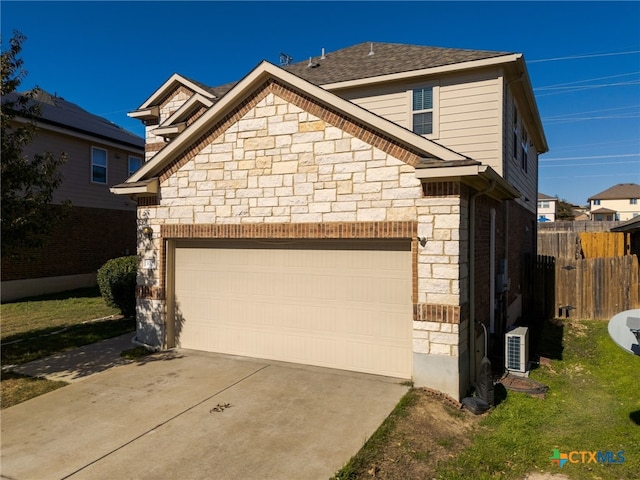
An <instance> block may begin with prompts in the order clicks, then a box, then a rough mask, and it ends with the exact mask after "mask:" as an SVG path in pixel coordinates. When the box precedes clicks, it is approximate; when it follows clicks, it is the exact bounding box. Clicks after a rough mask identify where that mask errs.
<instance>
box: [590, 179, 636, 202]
mask: <svg viewBox="0 0 640 480" xmlns="http://www.w3.org/2000/svg"><path fill="white" fill-rule="evenodd" d="M625 198H640V185H638V184H637V183H619V184H617V185H614V186H613V187H611V188H607V189H606V190H603V191H602V192H600V193H596V194H595V195H592V196H590V197H589V201H591V200H619V199H625Z"/></svg>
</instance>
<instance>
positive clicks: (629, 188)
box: [589, 183, 640, 221]
mask: <svg viewBox="0 0 640 480" xmlns="http://www.w3.org/2000/svg"><path fill="white" fill-rule="evenodd" d="M639 199H640V185H638V184H637V183H619V184H618V185H614V186H613V187H611V188H607V189H606V190H604V191H602V192H600V193H598V194H596V195H593V196H591V197H589V206H590V209H591V220H594V221H615V220H620V221H625V220H630V219H632V218H635V217H637V216H638V215H640V202H639Z"/></svg>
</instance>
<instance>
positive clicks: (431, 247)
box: [112, 43, 548, 398]
mask: <svg viewBox="0 0 640 480" xmlns="http://www.w3.org/2000/svg"><path fill="white" fill-rule="evenodd" d="M130 115H131V116H132V117H135V118H139V119H141V120H143V121H144V122H145V125H146V126H147V127H146V128H147V145H146V148H147V155H148V161H147V162H146V163H145V164H144V165H143V166H142V168H141V169H140V170H139V171H137V172H136V173H135V174H134V175H132V176H131V177H130V178H129V179H128V180H127V181H126V182H125V183H123V184H121V185H117V186H115V187H113V188H112V191H113V192H114V193H117V194H121V195H122V196H123V197H124V198H128V197H129V196H135V197H137V198H138V220H139V226H138V254H139V255H140V270H139V275H138V285H139V286H138V318H137V321H138V325H137V339H138V341H140V342H143V343H147V344H150V345H155V346H162V347H172V346H175V345H178V346H181V347H183V348H191V349H199V350H206V351H213V352H222V353H228V354H237V355H245V356H252V357H261V358H269V359H274V360H282V361H287V362H297V363H303V364H311V365H319V366H324V367H332V368H339V369H347V370H355V371H361V372H367V373H374V374H380V375H389V376H394V377H400V378H407V379H409V378H411V379H413V381H414V382H415V384H416V385H418V386H429V387H431V388H435V389H438V390H440V391H443V392H446V393H447V394H449V395H451V396H453V397H456V398H460V397H462V396H464V395H465V394H466V393H467V392H468V390H469V385H470V383H474V379H475V378H476V373H475V372H476V367H477V365H478V362H479V360H480V359H481V358H482V355H483V353H484V351H483V350H484V347H483V344H484V341H483V337H482V329H481V328H479V327H476V326H475V325H474V322H473V320H478V321H482V322H483V323H484V324H486V325H487V328H488V329H489V330H490V331H491V332H492V333H493V335H492V343H493V344H494V345H495V346H496V348H497V350H499V349H500V347H501V346H502V345H503V344H504V341H503V334H504V331H505V330H506V328H507V325H509V324H511V323H513V322H515V321H516V320H517V319H518V318H520V316H521V315H522V314H523V313H525V312H528V311H531V309H530V302H531V281H532V275H533V272H534V270H533V268H532V267H533V261H534V259H535V255H536V200H535V199H536V198H537V185H538V154H539V153H543V152H545V151H547V149H548V147H547V143H546V139H545V136H544V132H543V129H542V125H541V122H540V117H539V114H538V110H537V107H536V103H535V100H534V95H533V92H532V89H531V84H530V81H529V77H528V75H527V69H526V65H525V62H524V58H523V56H522V55H521V54H517V53H505V52H489V51H477V50H456V49H446V48H432V47H421V46H413V45H399V44H369V43H363V44H359V45H355V46H353V47H349V48H345V49H343V50H338V51H336V52H331V53H326V54H323V55H322V56H321V57H315V58H312V59H310V61H309V62H307V61H305V62H301V63H298V64H292V65H286V66H283V67H282V68H280V67H277V66H275V65H273V64H270V63H268V62H262V63H260V64H259V65H258V66H257V67H255V68H254V69H253V70H252V71H250V72H249V73H248V74H247V75H246V76H245V77H244V78H243V79H242V80H240V81H239V82H238V83H236V84H232V85H225V86H222V87H217V88H209V87H205V86H203V85H202V84H199V83H196V82H194V81H192V80H189V79H187V78H185V77H183V76H181V75H178V74H175V75H173V76H172V77H170V78H169V79H168V80H167V81H166V82H165V83H164V84H163V85H161V86H160V87H159V88H158V89H157V90H156V91H155V92H154V93H153V94H152V95H151V96H150V97H149V98H148V99H147V100H146V101H145V102H144V103H143V104H142V105H141V106H140V108H139V109H138V110H136V111H135V112H132V113H131V114H130ZM507 315H508V317H507ZM471 352H473V354H472V353H471Z"/></svg>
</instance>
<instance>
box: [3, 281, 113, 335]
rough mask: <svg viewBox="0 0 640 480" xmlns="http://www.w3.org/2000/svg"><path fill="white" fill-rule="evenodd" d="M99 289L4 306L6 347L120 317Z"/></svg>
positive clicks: (87, 289)
mask: <svg viewBox="0 0 640 480" xmlns="http://www.w3.org/2000/svg"><path fill="white" fill-rule="evenodd" d="M118 313H119V311H118V309H116V308H112V307H108V306H107V305H106V304H105V303H104V300H103V299H102V297H101V296H100V292H99V291H98V288H97V287H96V288H83V289H80V290H73V291H69V292H62V293H57V294H52V295H43V296H41V297H32V298H26V299H23V300H18V301H14V302H9V303H3V304H2V305H0V319H1V320H0V322H1V323H0V325H1V326H2V331H1V333H0V339H2V343H5V342H10V341H12V340H18V339H21V338H26V337H30V336H38V335H43V334H46V333H51V332H53V331H56V330H60V329H61V328H64V327H69V326H71V325H77V324H79V323H82V322H86V321H88V320H93V319H96V318H104V317H108V316H110V315H117V314H118Z"/></svg>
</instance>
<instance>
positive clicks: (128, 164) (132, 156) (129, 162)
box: [127, 155, 142, 177]
mask: <svg viewBox="0 0 640 480" xmlns="http://www.w3.org/2000/svg"><path fill="white" fill-rule="evenodd" d="M132 159H135V160H138V161H139V162H140V165H138V168H136V169H135V170H132V169H131V160H132ZM141 167H142V158H141V157H136V156H135V155H129V160H128V162H127V171H128V172H129V177H130V176H131V175H133V174H134V173H135V172H136V171H138V170H139V169H140V168H141Z"/></svg>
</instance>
